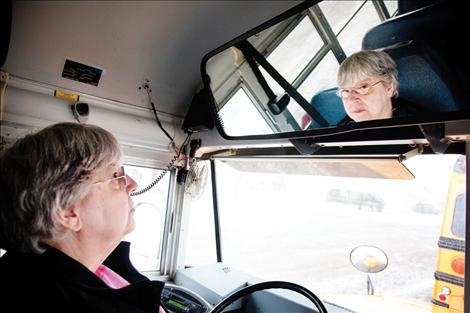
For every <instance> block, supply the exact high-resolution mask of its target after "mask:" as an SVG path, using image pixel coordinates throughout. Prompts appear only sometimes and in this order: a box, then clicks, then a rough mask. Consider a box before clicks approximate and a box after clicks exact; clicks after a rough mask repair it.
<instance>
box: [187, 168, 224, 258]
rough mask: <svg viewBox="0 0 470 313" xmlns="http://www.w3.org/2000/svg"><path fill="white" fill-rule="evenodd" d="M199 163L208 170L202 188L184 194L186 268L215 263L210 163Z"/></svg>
mask: <svg viewBox="0 0 470 313" xmlns="http://www.w3.org/2000/svg"><path fill="white" fill-rule="evenodd" d="M199 162H201V163H202V162H204V163H205V165H206V167H207V169H208V171H207V177H206V179H207V180H206V183H205V186H203V187H204V188H202V189H200V187H199V186H198V188H197V189H198V190H197V192H190V193H189V195H188V192H186V194H187V195H188V197H187V199H188V201H189V218H188V224H189V225H188V234H187V242H186V259H185V264H186V266H197V265H204V264H210V263H215V262H217V256H216V247H215V233H214V206H213V202H212V184H211V180H210V177H211V171H210V161H199ZM226 226H227V225H226Z"/></svg>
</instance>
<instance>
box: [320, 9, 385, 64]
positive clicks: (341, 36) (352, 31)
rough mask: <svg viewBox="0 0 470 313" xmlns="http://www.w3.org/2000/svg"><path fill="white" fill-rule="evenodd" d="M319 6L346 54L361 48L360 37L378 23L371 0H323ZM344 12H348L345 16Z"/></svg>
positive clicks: (377, 16)
mask: <svg viewBox="0 0 470 313" xmlns="http://www.w3.org/2000/svg"><path fill="white" fill-rule="evenodd" d="M319 6H320V8H321V9H322V11H323V12H324V14H325V17H326V19H327V20H328V21H329V23H330V24H331V25H332V29H333V32H334V33H335V35H336V37H337V38H338V41H339V43H340V45H341V47H342V48H343V51H344V52H345V53H346V56H348V55H351V54H352V53H354V52H357V51H359V50H361V44H362V40H361V39H362V38H363V37H364V35H365V34H366V32H367V31H368V30H369V29H370V28H372V27H374V26H375V25H377V24H379V23H380V18H379V15H378V14H377V10H376V9H375V7H374V5H373V3H372V1H323V2H321V3H320V4H319ZM339 6H341V7H342V9H341V10H339V9H338V7H339ZM344 12H348V13H347V15H346V16H345V13H344ZM338 15H339V16H338Z"/></svg>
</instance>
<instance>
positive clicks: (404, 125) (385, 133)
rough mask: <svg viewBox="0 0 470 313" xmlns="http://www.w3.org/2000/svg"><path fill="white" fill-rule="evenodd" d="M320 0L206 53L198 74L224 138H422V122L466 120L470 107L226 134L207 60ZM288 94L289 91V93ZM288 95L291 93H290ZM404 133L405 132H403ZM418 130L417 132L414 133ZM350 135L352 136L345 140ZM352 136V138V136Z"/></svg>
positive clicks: (314, 0)
mask: <svg viewBox="0 0 470 313" xmlns="http://www.w3.org/2000/svg"><path fill="white" fill-rule="evenodd" d="M321 1H322V0H306V1H305V2H302V3H300V4H298V5H297V6H294V7H293V8H291V9H289V10H287V11H285V12H284V13H281V14H279V15H277V16H275V17H274V18H272V19H270V20H268V21H266V22H264V23H262V24H261V25H259V26H257V27H255V28H253V29H251V30H249V31H247V32H245V33H243V34H242V35H240V36H238V37H236V38H234V39H232V40H230V41H229V42H227V43H225V44H223V45H221V46H219V47H218V48H216V49H214V50H212V51H210V52H209V53H207V54H206V55H205V56H204V57H203V59H202V62H201V75H202V81H203V86H204V90H205V92H206V97H207V98H206V100H207V102H208V103H209V107H210V111H211V115H212V118H213V120H214V123H215V125H216V128H217V130H218V132H219V133H220V135H221V136H222V137H223V138H224V139H227V140H270V139H293V140H299V139H300V140H302V139H305V138H316V139H317V140H318V142H331V141H336V140H334V139H333V138H334V137H338V136H339V137H341V140H340V141H342V142H348V141H357V137H358V136H357V135H358V134H355V133H356V132H357V131H360V133H361V134H362V135H363V137H362V136H361V137H362V138H361V140H360V141H372V140H377V139H376V136H375V132H376V131H377V130H379V129H380V131H381V136H380V140H394V139H397V136H396V135H397V133H399V136H398V137H400V139H404V138H405V137H406V138H407V139H423V138H427V137H428V135H426V134H423V135H422V136H421V135H419V133H421V132H422V131H421V132H420V131H419V130H418V132H417V129H421V127H420V126H422V125H429V124H431V125H429V126H430V127H435V128H442V127H443V125H444V123H445V122H452V121H460V120H469V119H470V109H468V110H467V109H466V110H461V111H453V112H439V113H428V114H427V115H423V116H409V117H397V118H390V119H382V120H370V121H363V122H355V123H350V124H346V125H340V126H330V127H324V128H317V129H306V130H300V131H291V132H284V133H274V134H263V135H243V136H230V135H228V134H226V133H225V131H224V129H223V126H222V123H221V122H220V119H219V115H218V112H217V108H216V106H217V104H216V103H215V99H214V96H213V94H212V91H211V88H210V76H209V75H208V74H207V71H206V66H207V63H208V61H209V60H210V59H211V58H212V57H213V56H215V55H217V54H218V53H220V52H222V51H224V50H226V49H228V48H230V47H232V46H234V45H235V44H237V43H239V42H240V41H242V40H245V39H247V38H249V37H251V36H253V35H254V34H257V33H259V32H261V31H263V30H265V29H267V28H269V27H271V26H273V25H275V24H277V23H279V22H281V21H283V20H285V19H287V18H289V17H291V16H293V15H295V14H297V13H299V12H301V11H303V10H306V9H308V8H309V7H311V6H313V5H315V4H317V3H319V2H321ZM288 94H289V93H288ZM289 95H290V94H289ZM290 96H291V95H290ZM404 133H407V134H408V135H403V134H404ZM417 133H418V135H417ZM349 137H351V139H348V138H349ZM353 138H355V139H353Z"/></svg>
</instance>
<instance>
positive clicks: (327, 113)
mask: <svg viewBox="0 0 470 313" xmlns="http://www.w3.org/2000/svg"><path fill="white" fill-rule="evenodd" d="M337 89H338V88H336V87H334V88H328V89H325V90H322V91H319V92H317V93H316V94H315V95H313V97H312V101H310V103H311V105H312V106H313V107H314V108H315V109H316V110H317V111H318V112H319V113H320V114H321V115H322V116H323V117H324V118H325V119H326V121H327V122H328V124H330V125H337V124H338V123H339V122H340V121H341V120H342V119H343V118H344V117H345V116H346V111H345V110H344V106H343V101H342V100H341V99H340V98H339V97H338V96H337V95H336V90H337ZM318 127H321V126H320V125H319V124H318V123H317V122H315V121H312V123H311V124H310V126H309V128H318Z"/></svg>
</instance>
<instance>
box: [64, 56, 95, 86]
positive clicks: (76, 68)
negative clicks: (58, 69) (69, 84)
mask: <svg viewBox="0 0 470 313" xmlns="http://www.w3.org/2000/svg"><path fill="white" fill-rule="evenodd" d="M102 73H103V70H102V69H99V68H97V67H93V66H89V65H85V64H82V63H78V62H75V61H71V60H65V64H64V69H63V71H62V77H64V78H68V79H72V80H76V81H79V82H81V83H84V84H88V85H92V86H98V83H99V81H100V78H101V74H102Z"/></svg>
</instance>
